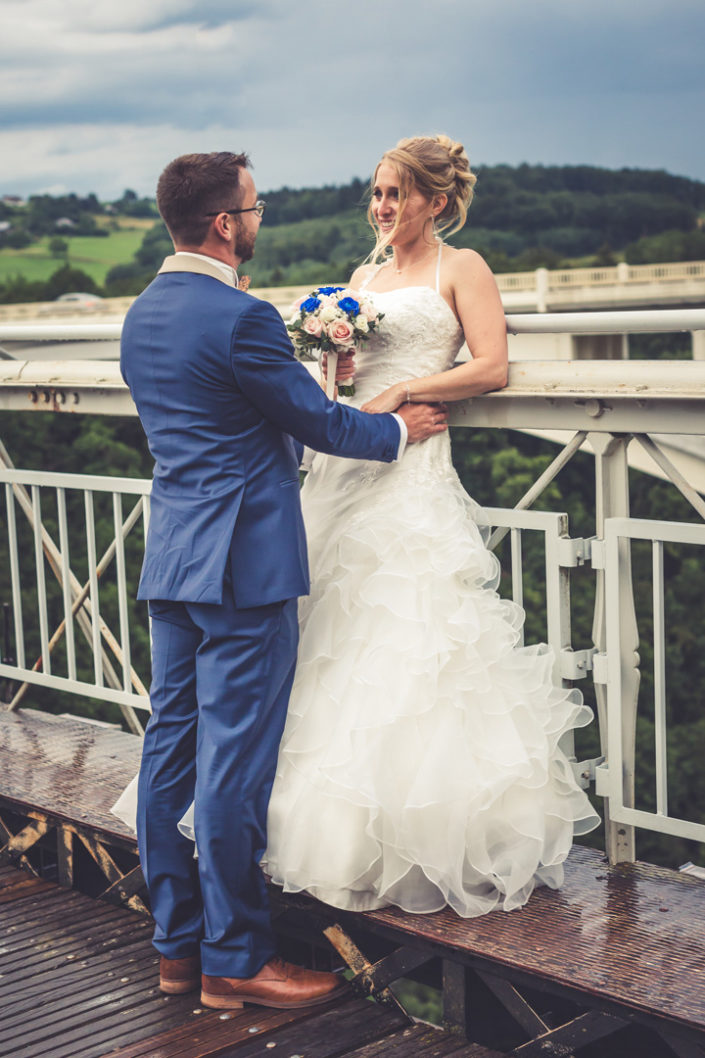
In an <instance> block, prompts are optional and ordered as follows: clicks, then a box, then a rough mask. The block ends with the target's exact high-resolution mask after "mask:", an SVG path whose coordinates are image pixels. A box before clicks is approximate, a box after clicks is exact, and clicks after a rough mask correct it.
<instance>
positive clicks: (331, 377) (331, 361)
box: [326, 349, 338, 400]
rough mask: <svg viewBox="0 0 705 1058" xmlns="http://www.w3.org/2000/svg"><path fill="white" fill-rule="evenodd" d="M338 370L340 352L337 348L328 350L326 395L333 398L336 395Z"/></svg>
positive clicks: (329, 398) (330, 398)
mask: <svg viewBox="0 0 705 1058" xmlns="http://www.w3.org/2000/svg"><path fill="white" fill-rule="evenodd" d="M337 371H338V353H337V351H336V350H335V349H329V350H328V376H327V378H326V396H327V397H328V400H333V398H334V396H335V376H336V374H337Z"/></svg>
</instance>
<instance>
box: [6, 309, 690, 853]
mask: <svg viewBox="0 0 705 1058" xmlns="http://www.w3.org/2000/svg"><path fill="white" fill-rule="evenodd" d="M508 325H509V326H510V327H511V328H512V329H514V328H516V330H517V331H522V332H524V333H541V332H544V333H556V332H558V331H560V329H561V328H562V329H564V330H565V329H569V330H570V331H571V332H573V333H601V332H602V333H620V331H621V332H624V333H627V332H630V331H631V332H634V331H637V330H643V331H649V330H651V331H656V330H661V331H673V330H677V329H683V330H696V331H702V330H705V310H702V309H700V310H684V311H678V312H675V313H674V312H665V311H664V312H656V313H654V312H651V313H647V312H638V313H627V312H620V313H591V314H582V313H575V314H570V315H567V314H566V315H558V316H551V315H548V314H544V315H538V316H537V315H534V316H530V315H526V316H516V317H508ZM61 327H62V325H56V326H54V327H50V328H49V329H48V331H45V332H43V334H44V336H45V337H46V338H48V339H50V340H51V339H56V338H57V337H59V336H63V332H62V330H61ZM81 333H82V334H83V335H84V336H85V337H86V338H88V339H95V338H97V337H99V336H100V337H107V335H105V334H104V333H103V334H100V335H99V332H97V331H96V329H95V325H86V326H84V327H83V328H82V329H80V330H76V329H74V328H72V331H71V337H72V339H73V338H75V337H77V336H78V335H79V334H81ZM3 334H4V328H3V327H0V340H1V339H2V337H3ZM114 335H115V332H114V331H113V332H111V333H110V337H114ZM0 408H22V409H24V410H27V409H31V412H30V413H31V414H37V413H39V412H41V411H55V412H59V413H62V412H64V411H65V410H68V409H71V410H74V411H89V412H92V413H100V414H135V412H134V406H133V405H132V403H131V400H130V397H129V393H128V392H127V390H126V388H125V387H124V384H123V383H122V380H121V379H120V376H119V370H118V365H117V364H115V363H106V362H90V361H80V362H61V361H54V362H35V363H26V364H21V363H17V362H3V363H0ZM451 421H452V423H453V424H454V425H456V426H465V427H470V428H472V427H491V428H494V429H504V428H507V427H510V428H526V429H529V430H540V429H544V430H553V431H564V434H563V436H562V440H561V441H560V448H559V450H558V453H557V455H556V457H555V459H554V460H553V461H552V463H551V464H550V466H548V467H547V468H546V469H545V470H544V472H543V473H542V474H541V475H540V476H539V477H538V479H537V480H536V481H535V482H534V483H533V484H532V485H531V487H530V488H529V489H528V490H527V492H526V494H525V495H524V496H523V497H522V498H521V499H520V500H519V502H518V503H517V504H516V507H515V508H514V509H512V510H504V509H497V508H492V509H491V510H490V511H489V512H488V516H489V519H490V522H491V523H492V525H493V526H495V527H496V528H495V533H494V540H493V543H497V542H498V541H499V539H500V538H501V537H502V536H504V535H505V534H506V533H509V536H510V541H509V543H510V548H509V556H508V560H507V561H508V563H509V565H510V566H511V572H512V592H513V596H514V598H515V599H516V601H518V602H520V603H521V601H522V577H523V572H522V548H523V541H524V539H525V538H526V537H527V534H528V535H531V534H534V535H535V534H536V533H538V534H539V536H542V539H543V548H544V556H545V560H544V561H545V581H546V615H547V632H546V638H547V640H548V642H549V644H550V646H551V647H552V648H553V651H554V656H555V659H556V665H555V675H556V679H562V680H563V681H564V682H565V681H569V682H570V681H574V680H576V679H583V678H586V677H590V676H592V679H593V682H594V693H595V699H596V704H597V712H598V719H599V729H600V737H601V743H602V747H601V748H602V753H603V755H604V758H605V759H604V761H603V762H602V763H600V761H599V759H598V760H596V761H589V762H585V763H584V765H582V766H579V770H581V769H582V771H583V772H584V776H585V777H587V776H591V775H594V774H595V770H596V769H597V775H598V782H599V790H600V792H601V793H602V794H604V795H605V797H606V801H605V805H606V822H607V827H606V830H607V849H608V852H609V855H610V857H611V859H612V860H620V859H630V858H633V856H634V827H635V826H639V827H647V828H649V829H653V830H657V831H661V832H663V833H667V834H673V833H676V834H679V835H681V836H687V837H694V838H698V839H699V840H702V839H703V836H704V835H703V831H702V821H700V820H697V819H694V818H689V819H681V818H673V817H672V816H671V815H669V800H668V769H667V768H665V767H664V766H663V759H664V749H663V747H664V746H665V745H666V743H667V740H668V722H667V720H668V718H667V712H668V711H667V710H666V709H665V707H664V703H665V702H666V701H667V700H668V679H667V677H666V675H664V672H665V670H664V666H663V648H662V643H663V625H662V623H659V620H660V619H657V620H656V623H655V632H654V651H655V657H656V658H657V659H658V661H657V670H658V671H657V672H656V673H655V675H656V681H655V682H656V686H657V693H656V695H655V728H656V732H657V733H656V739H657V747H658V749H657V755H658V757H659V759H660V760H661V762H662V763H661V764H660V765H659V768H658V774H657V780H656V783H657V790H656V795H657V796H656V808H655V810H653V811H652V810H650V809H649V810H647V809H645V808H644V806H643V805H638V804H636V800H635V787H634V775H635V740H634V727H635V719H636V715H637V708H638V701H639V659H638V654H637V646H638V644H639V630H638V619H637V618H638V615H637V612H636V607H635V601H634V592H633V590H632V583H631V558H630V545H631V541H632V540H636V539H639V540H642V539H645V538H647V537H648V539H649V540H652V541H653V542H654V546H655V548H656V550H655V555H656V559H655V561H654V569H655V571H656V575H655V589H654V591H655V596H654V598H655V611H656V613H657V614H660V613H661V609H660V602H659V599H660V598H661V596H662V594H663V592H662V587H661V586H662V584H663V580H662V577H661V573H660V565H659V559H658V553H659V552H658V545H659V542H663V541H675V540H676V539H682V540H683V541H694V540H697V541H699V542H705V541H704V540H703V533H704V531H705V530H704V529H703V521H705V500H704V499H703V497H702V496H700V495H699V494H698V492H697V490H696V489H695V488H694V487H693V485H692V483H691V482H690V481H689V479H688V475H687V474H685V473H683V472H681V471H680V470H679V469H678V467H677V466H675V465H674V463H673V461H672V459H671V457H670V454H669V453H670V452H671V449H670V448H668V447H667V446H666V445H665V444H664V439H667V438H668V436H669V435H670V436H672V437H675V436H676V435H684V434H687V435H690V436H691V438H693V439H696V440H697V439H699V438H702V435H703V424H704V423H705V363H702V362H700V363H699V362H689V361H667V362H663V361H659V362H645V361H641V362H639V363H638V364H630V363H629V362H623V361H615V362H607V361H572V362H571V361H567V362H553V363H541V362H526V363H514V364H512V365H510V378H509V385H508V386H507V388H506V389H504V390H502V391H500V392H496V393H492V394H487V395H485V396H482V397H478V398H475V399H473V400H469V401H464V402H460V403H458V404H456V405H455V406H454V407H453V411H452V415H451ZM1 430H2V421H1V419H0V431H1ZM558 436H560V435H559V434H556V437H558ZM630 446H631V447H632V448H634V447H638V449H639V450H640V451H641V452H642V453H643V456H644V459H648V460H650V461H651V462H652V464H653V466H654V467H655V468H658V472H659V474H660V475H661V476H662V477H665V478H666V479H668V480H670V481H671V482H672V483H673V485H674V487H676V488H677V489H678V490H679V491H680V492H681V493H682V495H683V496H684V497H685V498H686V499H687V501H688V502H689V503H690V505H691V507H692V508H693V521H692V522H685V521H684V522H683V523H678V525H677V527H676V528H673V526H670V525H669V523H661V522H649V523H646V525H645V523H643V522H641V521H637V520H635V519H632V518H630V516H629V461H628V451H629V448H630ZM581 451H583V452H584V451H588V452H590V453H591V454H592V456H593V459H594V469H595V475H594V509H595V525H594V533H593V534H592V535H591V536H590V537H588V538H584V539H583V538H574V537H571V535H570V532H569V522H568V517H567V515H566V514H564V513H553V512H550V511H533V510H531V509H530V508H532V507H533V506H534V504H535V503H536V502H537V500H538V499H539V498H540V497H541V495H542V493H543V492H544V490H545V489H546V487H547V486H548V485H549V484H550V482H551V481H552V480H553V479H554V477H555V476H556V475H557V474H558V473H559V472H560V471H561V470H562V468H563V467H565V466H566V465H567V464H568V463H569V462H570V461H571V460H572V459H574V458H575V457H576V456H577V454H578V453H579V452H581ZM702 458H703V459H705V453H704V454H703V456H702ZM15 474H16V475H17V476H14V477H13V476H12V475H10V476H9V477H8V476H5V477H3V478H2V480H3V481H4V482H5V484H6V493H7V492H8V490H10V491H11V493H12V496H13V497H14V498H13V499H12V502H9V501H8V526H9V530H10V534H9V538H10V540H12V539H13V537H14V535H15V532H16V530H15V529H14V528H13V526H12V525H11V524H10V521H11V519H12V518H13V517H14V519H15V522H16V521H17V516H16V515H15V514H14V510H15V506H16V505H17V504H18V499H17V489H19V488H21V487H22V485H23V484H24V486H25V487H26V488H29V500H30V508H31V511H32V515H33V518H34V524H35V525H36V524H37V522H38V521H39V519H40V517H42V516H43V511H44V506H43V500H42V498H41V496H40V498H39V500H37V499H35V495H37V491H39V492H41V490H43V489H44V490H54V492H56V490H57V489H58V490H62V489H63V490H64V491H65V492H66V495H68V494H69V493H70V492H71V490H73V489H78V490H79V492H80V491H87V492H88V493H91V494H98V493H104V494H106V495H108V496H109V495H110V494H111V493H112V492H117V493H120V494H121V495H126V494H128V493H129V492H130V491H132V494H133V495H135V494H136V495H138V496H139V497H140V502H142V503H145V500H146V493H147V490H148V483H146V482H131V483H130V486H131V487H130V489H126V484H127V483H125V482H124V481H116V480H115V479H110V478H108V479H103V478H91V479H88V480H86V481H84V480H83V479H82V476H80V475H79V476H78V478H77V479H76V480H71V481H70V482H69V481H67V480H63V481H61V480H59V479H58V478H56V477H54V476H50V475H39V476H37V477H33V476H32V475H29V476H28V475H27V474H26V473H24V472H21V471H17V472H15ZM61 477H62V476H61V475H59V478H61ZM33 489H34V490H35V491H34V492H33ZM57 495H58V493H57ZM84 506H85V503H84ZM10 511H13V514H12V515H11V514H10V513H9V512H10ZM145 513H146V510H145ZM25 517H26V516H25ZM82 517H84V519H85V515H84V516H82ZM138 520H139V519H138ZM118 522H119V519H118V518H117V517H116V516H113V530H112V538H113V540H117V537H118V535H119V533H118ZM87 524H88V531H87V539H90V536H91V528H90V519H89V522H88V523H87ZM32 532H33V534H34V536H33V541H34V543H33V547H34V569H35V570H36V571H37V572H36V573H35V574H33V576H35V578H36V579H37V587H36V588H35V589H34V590H35V592H36V594H37V596H38V597H39V596H41V594H42V589H41V587H39V578H40V576H41V573H40V572H39V570H40V569H41V567H42V563H41V562H40V561H39V559H38V555H39V544H38V543H37V536H36V529H34V528H33V530H32ZM640 534H641V535H640ZM644 534H647V537H645V536H644ZM674 534H675V535H674ZM678 534H680V535H678ZM59 537H60V539H59V544H58V552H59V554H60V562H59V566H60V567H61V569H62V570H63V579H61V582H60V583H61V591H62V592H63V593H64V595H65V585H66V584H67V582H68V579H69V578H67V577H66V570H65V569H64V567H63V565H62V563H64V562H67V561H68V556H67V557H66V558H64V551H65V550H66V549H65V548H64V547H63V544H62V538H61V531H60V532H59ZM64 538H65V530H64ZM44 554H46V551H45V552H44ZM615 556H616V557H615ZM97 558H98V556H97V551H92V552H91V554H90V555H89V556H87V559H86V561H87V563H88V565H90V566H91V567H92V566H93V564H94V563H95V565H96V568H97V566H98V562H97ZM10 561H11V562H15V564H16V563H17V561H18V560H17V559H10ZM24 561H25V566H26V564H27V559H26V558H25V560H24ZM45 561H48V559H46V560H45ZM108 561H109V562H113V559H112V558H111V559H109V560H108ZM578 566H582V567H584V568H585V569H587V570H591V571H592V575H593V579H594V586H595V589H594V590H595V612H594V624H593V632H592V642H588V643H577V644H572V643H571V627H570V591H571V578H572V576H573V574H574V571H575V569H576V567H578ZM55 576H56V575H55ZM119 576H120V574H118V578H119ZM13 578H14V575H13ZM57 579H58V578H57ZM125 584H126V582H125ZM100 586H101V577H99V576H97V575H96V576H93V575H86V576H85V577H84V578H83V580H82V582H81V585H80V587H81V590H83V591H84V592H85V602H86V603H88V607H86V606H84V605H83V604H82V603H79V604H78V606H77V601H76V600H77V598H78V596H77V595H75V594H74V595H73V597H72V599H71V597H69V598H68V599H66V598H64V599H63V601H62V603H61V607H60V616H61V615H63V620H64V622H66V625H67V627H68V624H69V621H68V620H67V611H68V610H70V609H71V608H72V607H74V608H76V607H77V612H81V611H85V614H86V615H87V616H88V617H89V627H88V629H87V631H88V633H89V637H90V641H91V645H92V646H91V649H92V650H93V651H94V652H95V650H96V649H97V648H98V646H99V645H100V648H101V649H102V650H105V649H106V645H107V640H106V637H105V635H104V634H103V632H102V630H101V633H100V637H98V635H97V633H96V625H95V621H96V620H97V619H99V618H100V617H102V610H101V608H100V601H99V600H98V606H97V607H96V608H95V611H94V610H93V609H91V608H90V607H91V606H92V604H93V601H94V599H95V600H97V599H98V594H99V591H100ZM14 587H15V579H13V588H14ZM55 590H56V589H55ZM72 590H73V589H72ZM121 590H122V591H123V592H124V593H127V588H126V587H124V588H123V589H121ZM13 595H14V592H13ZM72 600H73V601H72ZM56 607H57V603H56V600H54V603H53V609H54V611H56ZM118 609H119V607H118ZM51 610H52V605H49V606H48V611H47V617H46V618H45V619H42V620H44V625H43V626H42V625H41V623H40V619H39V617H37V627H38V629H39V638H40V640H41V649H39V650H38V652H37V653H38V656H39V657H41V659H42V662H41V665H40V667H39V668H38V669H37V668H36V667H33V666H31V665H30V664H29V663H28V661H27V660H26V659H25V660H24V663H21V662H20V658H19V653H18V661H17V665H16V666H15V667H14V668H13V667H12V666H9V667H8V666H2V667H0V674H1V675H3V676H5V677H8V676H9V677H10V678H12V679H15V680H26V681H27V682H28V683H29V682H32V681H33V682H36V683H41V682H45V681H47V680H49V679H55V680H61V679H63V680H65V681H69V682H70V681H71V679H72V676H71V673H70V672H69V671H68V668H66V671H65V672H62V673H61V674H58V675H57V671H56V667H55V666H52V667H51V671H49V667H50V665H47V666H46V668H45V662H44V658H45V657H46V656H47V652H48V654H49V655H51V650H50V649H48V648H49V645H50V642H51V633H50V628H51V621H50V619H49V616H48V613H49V611H51ZM124 614H128V625H129V607H123V610H122V611H120V613H119V614H118V618H117V622H118V624H119V626H120V636H119V638H118V637H115V638H116V639H117V641H118V647H120V646H121V645H122V643H123V642H124V641H126V640H127V639H129V628H128V629H127V635H126V629H125V627H124ZM23 619H24V620H25V625H26V616H25V617H24V618H23V616H22V615H21V614H17V613H16V614H15V624H16V625H17V626H18V627H21V624H22V620H23ZM85 635H86V633H85V632H84V637H85ZM109 649H110V651H111V656H112V660H113V661H115V658H116V657H117V656H118V655H116V654H115V652H114V650H112V648H109ZM69 653H70V651H69ZM67 657H68V655H67ZM30 660H31V659H30ZM47 660H48V661H49V663H50V664H51V657H48V659H47ZM66 664H67V665H68V661H67V662H66ZM117 668H118V673H116V674H115V675H116V677H117V679H118V685H117V686H114V685H113V684H112V683H111V681H110V680H109V679H108V678H107V677H105V676H103V677H101V673H100V668H99V667H98V666H97V664H94V672H93V677H92V679H91V678H86V677H85V675H84V676H82V677H81V679H79V680H75V681H74V684H75V686H73V687H72V688H71V690H72V692H73V693H85V694H90V695H94V696H98V697H103V698H105V699H106V700H110V701H116V702H119V703H120V704H121V705H122V706H123V707H124V708H125V709H129V710H134V707H135V705H137V706H141V705H146V704H147V703H146V700H145V694H144V691H143V688H141V687H140V685H138V684H136V682H135V680H136V677H135V675H134V674H133V673H132V671H131V670H130V674H129V681H128V678H127V670H126V668H125V666H124V655H123V658H122V660H121V661H120V662H119V663H118V666H117ZM105 671H106V667H105V666H104V669H103V672H105ZM51 685H52V686H57V684H56V683H52V684H51ZM79 685H80V686H79ZM62 686H68V683H66V682H64V683H63V684H62ZM131 715H132V716H134V712H132V713H131ZM694 752H695V747H694Z"/></svg>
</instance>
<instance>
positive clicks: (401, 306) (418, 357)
mask: <svg viewBox="0 0 705 1058" xmlns="http://www.w3.org/2000/svg"><path fill="white" fill-rule="evenodd" d="M365 293H366V296H367V297H369V298H371V300H372V301H373V302H374V304H375V306H376V307H377V308H378V309H379V310H380V311H381V312H383V313H384V319H383V320H382V321H381V323H380V324H379V327H378V330H377V331H376V332H375V333H374V334H372V335H371V336H370V338H369V340H368V341H367V342H365V343H364V344H363V345H362V347H361V349H360V350H359V352H357V353H356V356H355V363H356V372H355V397H354V398H353V400H352V401H351V403H353V404H355V405H357V406H359V405H360V404H364V402H365V401H366V400H370V399H371V398H372V397H374V396H376V395H377V394H378V393H381V392H382V390H384V389H386V388H387V387H388V386H391V385H393V384H394V383H395V382H401V381H404V380H405V379H409V378H422V377H423V376H424V375H435V374H437V373H438V372H439V371H446V370H447V369H448V368H449V367H451V366H452V364H453V362H454V360H455V358H456V356H457V354H458V350H459V349H460V347H461V345H462V343H463V331H462V328H461V326H460V324H459V323H458V321H457V319H456V318H455V316H454V315H453V313H452V311H451V309H450V306H449V305H448V303H447V302H446V301H445V299H444V298H443V297H442V296H441V295H440V294H439V293H437V292H436V291H435V290H433V289H432V288H431V287H403V288H402V289H400V290H388V291H385V292H384V293H377V292H375V291H369V290H368V291H366V292H365Z"/></svg>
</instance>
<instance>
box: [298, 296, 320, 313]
mask: <svg viewBox="0 0 705 1058" xmlns="http://www.w3.org/2000/svg"><path fill="white" fill-rule="evenodd" d="M320 304H321V299H320V298H306V300H305V301H304V302H302V304H301V308H300V310H299V311H300V312H315V311H316V309H317V308H318V306H319V305H320Z"/></svg>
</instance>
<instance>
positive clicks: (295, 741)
mask: <svg viewBox="0 0 705 1058" xmlns="http://www.w3.org/2000/svg"><path fill="white" fill-rule="evenodd" d="M316 459H317V463H316V464H314V470H315V473H314V475H313V476H312V477H311V478H310V480H309V481H308V482H307V483H306V486H305V488H304V511H305V517H306V525H307V532H308V537H309V550H310V555H311V569H312V580H313V585H312V594H311V595H310V596H309V597H308V598H306V599H302V600H301V604H300V606H301V609H300V618H301V643H300V647H299V660H298V665H297V673H296V679H295V683H294V688H293V692H292V696H291V702H290V706H289V714H288V720H287V726H286V730H285V734H284V738H283V740H282V745H281V750H280V754H279V764H278V769H277V776H276V780H275V784H274V790H273V793H272V798H271V801H270V808H269V821H268V849H267V854H266V858H265V861H264V863H263V866H264V868H265V870H266V871H267V872H268V873H269V874H270V875H271V877H272V879H273V880H274V881H275V882H276V883H278V884H279V885H281V886H282V887H283V888H284V889H285V890H286V891H290V892H291V891H293V892H296V891H301V890H306V891H308V892H309V893H312V894H313V895H314V896H317V897H318V898H320V899H321V900H323V901H325V902H326V903H329V904H333V905H335V906H338V907H341V908H347V909H356V910H368V909H371V908H374V907H380V906H383V905H385V904H389V903H392V904H397V905H399V906H400V907H402V908H404V909H405V910H406V911H410V912H429V911H434V910H438V909H439V908H441V907H443V906H444V905H446V904H449V905H450V906H451V907H452V908H454V909H455V911H456V912H457V913H458V914H459V915H463V916H468V917H469V916H474V915H480V914H484V913H485V912H487V911H490V910H492V909H493V908H496V907H502V908H504V909H505V910H511V909H513V908H516V907H519V906H521V905H522V904H524V903H525V902H526V901H527V900H528V898H529V896H530V894H531V892H532V891H533V889H534V886H535V885H536V884H546V885H549V886H552V887H557V886H559V885H560V884H561V882H562V878H563V868H562V863H563V861H564V860H565V858H566V856H567V854H568V852H569V851H570V848H571V844H572V840H573V835H574V834H575V833H577V834H580V833H586V832H587V831H589V830H592V829H593V828H594V827H595V826H597V824H598V822H599V819H598V817H597V815H596V814H595V812H594V810H593V808H592V806H591V805H590V802H589V801H588V799H587V797H586V795H585V793H584V792H583V791H582V790H581V789H580V788H579V787H578V785H577V784H576V781H575V778H574V774H573V771H572V768H571V766H570V763H569V761H568V760H567V758H566V756H565V755H564V753H563V752H562V751H561V749H560V748H559V745H558V743H559V739H560V737H561V735H562V734H563V733H564V732H566V731H568V730H569V729H571V728H575V727H580V726H583V725H585V724H588V723H589V722H590V720H591V719H592V712H591V710H590V709H589V708H587V707H586V706H584V705H583V704H582V697H581V695H580V693H579V692H578V691H567V690H564V689H562V688H560V687H556V686H555V685H554V683H553V680H552V666H553V658H552V655H551V653H550V652H549V651H548V649H547V648H546V647H542V646H531V647H521V646H518V644H519V642H520V629H521V626H522V623H523V619H524V614H523V611H522V610H521V608H520V607H518V606H516V605H515V604H514V603H512V602H510V601H506V600H502V599H500V598H499V596H498V595H497V593H496V591H495V588H496V585H497V583H498V579H499V567H498V563H497V560H496V558H495V557H494V555H492V554H491V553H490V552H488V551H487V550H486V548H485V546H484V543H483V536H484V535H485V534H484V533H483V531H482V529H481V528H480V526H479V525H478V523H482V520H483V519H482V512H481V510H480V509H479V508H478V507H477V505H476V504H475V503H474V502H473V501H472V500H471V499H470V497H469V496H468V495H467V494H466V493H465V491H464V490H463V489H462V486H461V485H460V482H459V480H458V478H457V476H456V474H455V471H454V470H453V468H452V465H451V463H450V454H449V450H448V441H447V437H438V438H434V439H433V440H432V441H431V442H426V443H425V444H424V445H423V446H421V445H418V446H414V448H413V449H409V450H407V454H406V455H405V456H404V458H403V460H402V461H401V463H400V464H392V465H391V466H381V465H380V464H368V465H367V466H365V465H364V464H363V465H362V467H361V465H360V463H355V462H352V461H346V460H341V459H337V458H334V457H322V456H317V457H316Z"/></svg>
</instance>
